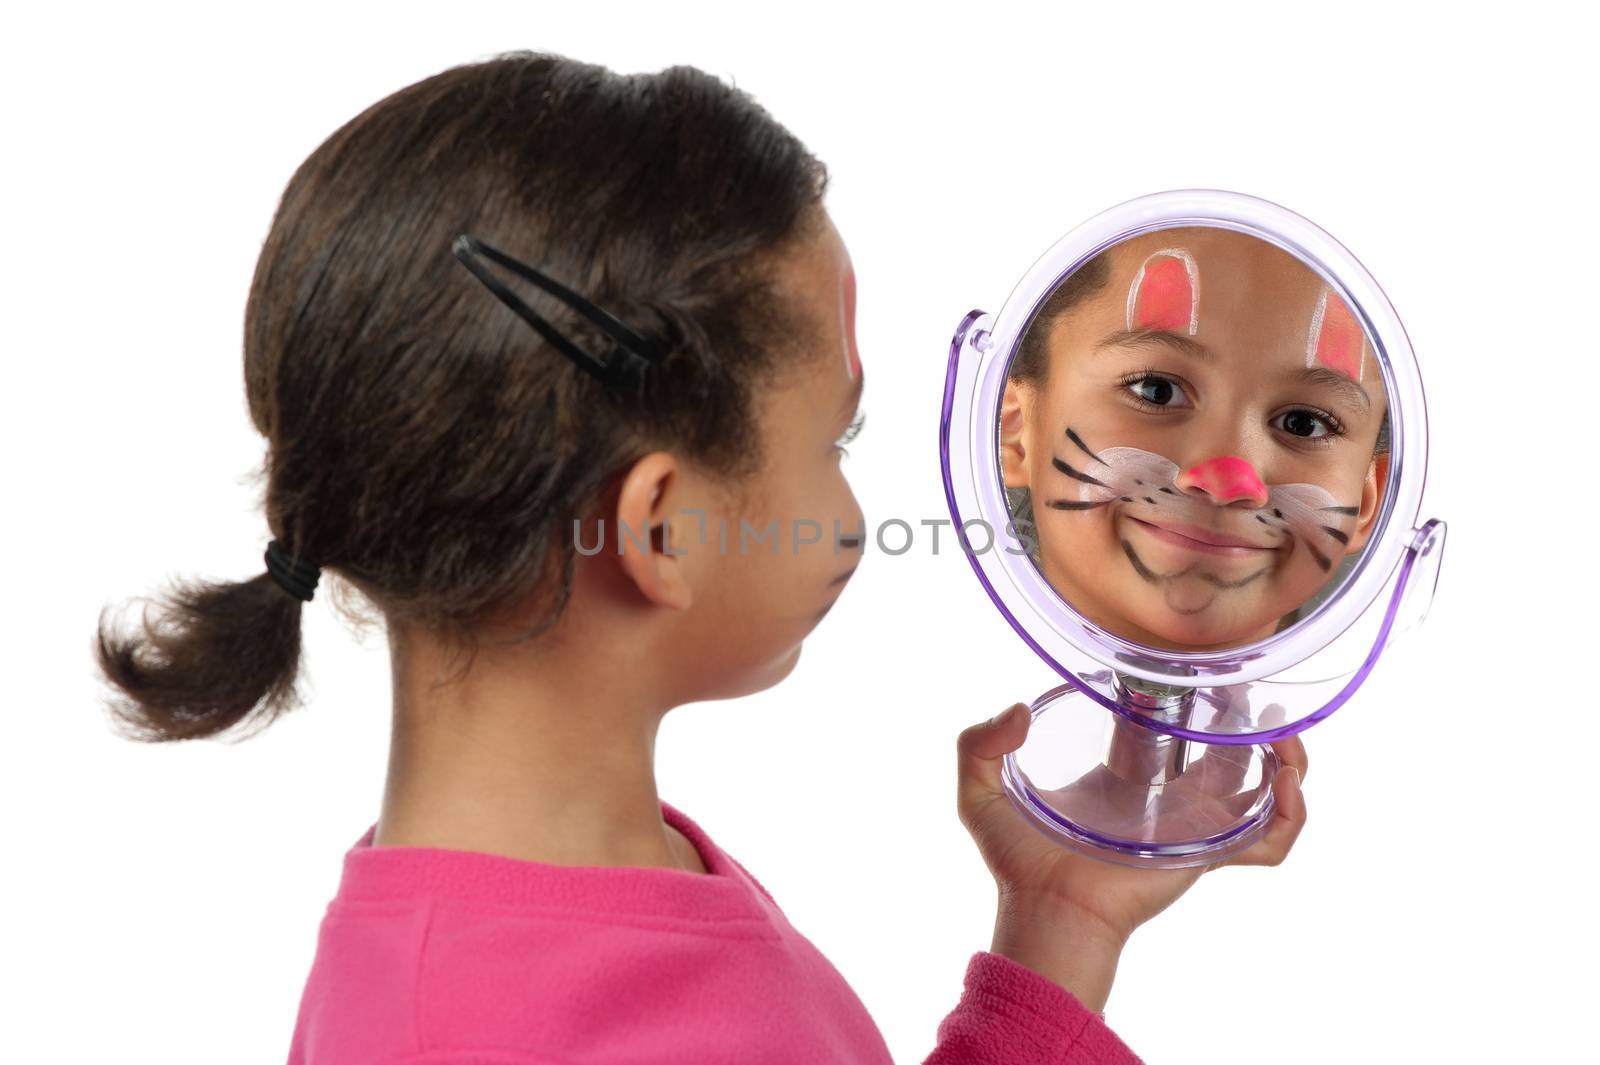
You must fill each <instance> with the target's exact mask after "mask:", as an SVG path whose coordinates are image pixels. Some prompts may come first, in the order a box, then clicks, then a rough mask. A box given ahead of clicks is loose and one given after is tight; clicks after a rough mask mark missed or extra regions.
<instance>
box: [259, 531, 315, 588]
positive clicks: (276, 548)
mask: <svg viewBox="0 0 1600 1065" xmlns="http://www.w3.org/2000/svg"><path fill="white" fill-rule="evenodd" d="M266 557H267V572H268V573H270V574H272V579H273V580H275V581H277V582H278V583H279V584H280V585H282V586H283V590H284V591H286V592H288V593H289V594H290V595H292V596H294V597H295V598H296V599H298V600H300V601H301V602H302V603H309V602H311V596H312V595H313V594H314V593H315V592H316V590H317V578H318V577H320V576H322V568H321V567H320V566H318V565H316V564H315V563H312V562H306V561H305V560H303V559H293V558H290V557H289V555H288V552H286V551H285V550H284V549H283V545H282V544H280V543H278V541H276V540H273V541H272V542H271V543H269V544H268V545H267V555H266Z"/></svg>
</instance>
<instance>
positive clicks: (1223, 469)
mask: <svg viewBox="0 0 1600 1065" xmlns="http://www.w3.org/2000/svg"><path fill="white" fill-rule="evenodd" d="M1177 485H1178V489H1179V490H1180V491H1182V492H1186V493H1187V492H1192V491H1200V492H1204V493H1205V494H1206V495H1208V496H1210V497H1211V500H1212V502H1214V503H1215V504H1216V505H1217V506H1219V507H1225V506H1227V505H1228V504H1229V503H1236V502H1238V501H1239V500H1246V501H1248V502H1249V503H1250V504H1251V505H1252V506H1257V507H1261V506H1266V503H1267V486H1266V485H1264V484H1262V483H1261V478H1260V477H1259V476H1258V475H1257V474H1256V468H1255V467H1254V466H1252V465H1250V463H1249V462H1248V461H1246V460H1245V459H1242V458H1240V457H1239V456H1237V455H1222V456H1220V457H1218V458H1214V459H1206V461H1204V462H1202V463H1200V464H1199V465H1198V466H1191V467H1189V468H1188V469H1187V470H1184V471H1183V472H1182V473H1180V474H1178V480H1177Z"/></svg>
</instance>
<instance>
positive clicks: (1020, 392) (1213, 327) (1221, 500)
mask: <svg viewBox="0 0 1600 1065" xmlns="http://www.w3.org/2000/svg"><path fill="white" fill-rule="evenodd" d="M1080 273H1081V274H1082V275H1083V276H1082V277H1080V278H1079V279H1078V284H1076V286H1072V285H1071V283H1069V285H1068V286H1064V287H1063V288H1062V289H1060V290H1059V291H1060V293H1061V295H1062V297H1063V298H1061V299H1057V298H1056V297H1052V299H1051V300H1050V301H1047V303H1046V305H1045V308H1044V309H1043V311H1042V312H1041V314H1040V316H1039V317H1038V318H1037V319H1036V321H1035V322H1034V323H1033V324H1032V325H1031V326H1030V335H1029V336H1028V337H1027V338H1025V343H1024V351H1025V353H1026V351H1027V349H1028V348H1030V347H1031V348H1032V352H1033V353H1032V355H1026V354H1025V356H1024V358H1023V359H1022V360H1021V362H1019V363H1018V364H1015V365H1014V366H1013V370H1012V378H1011V381H1010V382H1009V384H1008V386H1007V389H1006V394H1005V398H1004V401H1003V404H1002V409H1001V432H1000V437H1001V439H1000V464H1001V470H1002V474H1003V476H1004V480H1005V484H1006V485H1007V487H1010V488H1026V489H1028V490H1029V495H1030V497H1031V500H1032V504H1033V520H1034V522H1035V527H1036V535H1037V538H1038V544H1039V553H1038V558H1039V564H1040V568H1041V569H1042V570H1043V572H1044V575H1045V577H1046V579H1048V580H1049V581H1050V583H1051V584H1052V586H1054V587H1055V588H1056V590H1057V591H1058V592H1060V593H1061V595H1062V597H1063V598H1065V599H1066V600H1067V601H1068V602H1069V603H1071V604H1072V605H1073V607H1074V608H1076V609H1077V610H1078V611H1079V612H1080V613H1082V614H1084V615H1085V616H1086V617H1088V618H1089V619H1090V620H1091V621H1094V622H1095V623H1096V624H1098V625H1100V626H1101V627H1102V628H1104V629H1106V630H1108V631H1110V632H1113V633H1115V634H1117V635H1119V636H1122V637H1124V638H1126V639H1130V640H1134V641H1136V642H1140V643H1145V644H1149V645H1151V646H1156V647H1164V648H1169V649H1177V650H1212V649H1220V648H1225V647H1233V646H1238V645H1240V644H1244V643H1250V642H1254V641H1256V640H1259V639H1262V638H1264V637H1266V636H1268V635H1271V634H1272V633H1273V632H1275V631H1277V629H1278V628H1279V627H1280V625H1281V624H1282V622H1283V621H1284V620H1285V619H1286V618H1287V617H1289V616H1290V615H1292V613H1293V611H1294V610H1295V609H1296V608H1297V607H1299V606H1300V605H1301V604H1303V603H1305V602H1306V601H1307V600H1308V599H1309V598H1311V597H1312V596H1314V595H1315V594H1316V593H1317V592H1318V591H1320V590H1322V589H1323V588H1324V586H1325V585H1326V584H1327V583H1328V582H1329V580H1330V579H1331V578H1332V576H1333V574H1334V572H1335V570H1336V569H1337V567H1338V565H1339V562H1340V561H1341V560H1342V559H1343V558H1344V557H1345V556H1346V555H1352V554H1356V553H1358V552H1359V551H1360V550H1361V549H1362V548H1363V547H1365V545H1366V542H1367V538H1368V537H1369V536H1370V534H1371V532H1372V528H1373V526H1374V524H1375V519H1376V517H1377V505H1378V502H1379V500H1380V499H1381V498H1382V492H1383V487H1384V483H1385V479H1386V476H1387V468H1388V462H1387V458H1388V456H1387V454H1386V453H1385V454H1381V455H1375V454H1374V445H1375V443H1376V441H1377V439H1378V434H1379V430H1380V428H1381V427H1382V425H1383V422H1384V416H1385V412H1386V409H1387V408H1386V402H1385V394H1384V389H1383V384H1382V376H1381V374H1380V372H1379V370H1378V366H1377V362H1376V359H1375V357H1374V355H1373V351H1372V347H1371V345H1370V344H1369V343H1368V342H1367V340H1366V338H1365V336H1364V335H1363V333H1362V330H1361V327H1360V324H1359V321H1358V319H1357V318H1356V317H1355V315H1354V314H1352V313H1351V310H1350V308H1349V307H1347V306H1346V305H1345V303H1344V301H1343V300H1342V299H1341V298H1340V297H1339V295H1338V294H1337V293H1336V292H1335V291H1333V290H1332V289H1331V288H1330V287H1329V286H1328V285H1327V284H1326V283H1324V282H1323V281H1322V279H1321V278H1320V277H1319V276H1318V275H1317V274H1316V273H1315V271H1313V270H1311V269H1310V268H1309V267H1307V266H1306V265H1304V264H1303V263H1301V262H1299V260H1297V259H1295V258H1294V257H1293V256H1292V255H1290V254H1289V253H1287V252H1285V251H1283V250H1281V249H1279V248H1277V247H1275V246H1273V245H1271V244H1269V243H1267V242H1265V241H1262V240H1259V239H1257V238H1255V237H1250V236H1246V235H1244V234H1240V233H1234V232H1232V231H1230V230H1224V229H1211V228H1182V229H1168V230H1162V231H1159V232H1155V233H1149V234H1144V235H1142V236H1140V237H1136V238H1134V239H1132V240H1130V241H1127V242H1125V243H1123V244H1121V245H1118V246H1116V247H1114V248H1112V249H1110V250H1109V251H1107V252H1106V253H1104V254H1103V255H1102V256H1101V257H1100V261H1099V262H1098V263H1092V264H1089V265H1087V266H1085V267H1084V268H1083V270H1082V271H1080ZM1069 292H1071V293H1072V295H1071V296H1068V293H1069Z"/></svg>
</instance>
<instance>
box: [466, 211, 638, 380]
mask: <svg viewBox="0 0 1600 1065" xmlns="http://www.w3.org/2000/svg"><path fill="white" fill-rule="evenodd" d="M450 250H451V251H452V252H454V253H455V256H456V258H458V259H460V260H461V262H462V263H463V264H464V265H465V266H466V268H467V269H468V270H471V271H472V273H473V276H475V277H476V278H477V279H478V280H479V281H482V282H483V284H484V286H485V287H487V288H488V289H489V291H490V292H493V293H494V294H495V296H496V297H498V298H499V300H500V302H501V303H504V304H505V305H506V306H507V307H510V308H511V309H512V310H513V311H516V312H517V314H518V315H519V316H521V317H522V319H523V320H524V321H526V322H527V323H528V324H529V325H531V326H533V328H534V329H536V330H538V332H539V335H540V336H542V337H544V338H545V340H547V341H549V342H550V346H551V347H553V348H555V349H556V350H557V351H559V352H561V354H563V355H565V356H566V357H567V358H569V359H571V360H572V361H573V362H575V363H577V364H578V366H579V367H580V368H582V369H583V370H585V371H586V372H588V373H589V374H591V375H592V376H593V377H595V378H596V379H597V380H599V381H601V382H603V383H605V384H606V385H608V386H610V387H612V388H617V389H621V390H623V391H630V392H631V391H635V390H636V389H637V388H638V386H639V383H640V381H641V380H642V378H643V376H644V371H645V370H647V369H648V368H650V367H651V366H653V365H655V364H656V363H657V362H659V361H660V358H661V355H660V351H659V349H658V348H657V347H656V345H655V344H653V343H651V341H650V340H648V339H647V338H645V337H642V336H640V335H639V334H638V333H635V332H634V331H633V330H632V329H629V328H628V327H627V326H625V325H623V324H622V323H621V322H620V321H618V320H617V319H616V318H615V317H614V316H612V315H611V314H610V313H609V312H607V311H605V310H603V309H601V308H600V307H596V306H595V305H594V304H593V303H590V302H589V301H588V300H586V299H584V298H583V297H582V296H580V295H578V294H577V293H576V292H573V291H572V290H571V289H569V288H567V287H566V286H565V285H562V284H560V283H559V282H557V281H555V280H553V279H551V278H549V277H546V276H545V275H544V274H542V273H540V272H539V271H538V270H535V269H534V268H533V267H531V266H529V265H528V264H527V263H523V262H518V261H517V260H516V259H513V258H512V257H511V256H509V255H507V254H505V253H504V252H502V251H499V250H497V249H495V248H491V247H490V246H489V245H487V244H485V243H483V241H481V240H478V239H477V238H476V237H473V236H469V235H468V234H466V233H463V234H461V235H460V236H458V237H456V239H455V240H454V241H453V242H452V243H451V245H450ZM477 255H482V256H485V257H486V258H489V259H493V260H494V261H495V262H497V263H499V264H500V265H501V266H504V267H505V268H506V269H508V270H511V271H513V272H515V273H517V274H519V275H521V276H522V277H524V278H526V279H527V280H529V281H532V282H533V283H534V284H536V285H538V286H539V287H540V288H542V289H544V290H545V291H546V292H548V293H550V294H551V295H552V296H555V297H556V298H557V299H559V300H561V301H562V302H563V303H565V304H567V306H569V307H571V308H572V309H573V310H575V311H577V312H578V313H579V314H581V315H583V316H584V317H585V318H587V319H589V321H591V322H593V323H594V324H595V325H597V326H599V327H600V328H601V329H602V330H603V331H604V332H605V333H606V335H607V336H609V337H610V338H611V339H612V340H613V341H615V343H614V344H613V345H612V347H611V351H610V352H609V353H608V354H607V355H606V357H605V358H599V357H597V356H595V355H592V354H590V353H589V352H587V351H584V350H583V349H582V348H580V347H578V345H576V344H574V343H573V342H572V341H571V340H569V339H567V337H565V336H563V335H562V334H561V333H560V332H559V331H557V330H556V328H555V327H554V326H552V325H551V324H550V323H549V322H547V321H545V320H544V319H543V318H540V317H539V315H538V314H536V313H535V312H534V310H533V308H531V307H529V306H528V305H527V304H526V303H524V302H523V301H522V300H521V299H520V298H519V297H518V296H517V294H516V293H515V292H512V291H511V290H510V289H509V288H507V287H506V286H505V285H504V284H502V283H501V282H500V280H499V279H498V278H496V277H495V276H494V275H493V274H491V273H490V272H489V269H488V267H486V266H484V265H483V264H482V263H481V262H479V261H478V260H477V259H476V258H475V256H477Z"/></svg>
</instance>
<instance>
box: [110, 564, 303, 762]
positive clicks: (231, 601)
mask: <svg viewBox="0 0 1600 1065" xmlns="http://www.w3.org/2000/svg"><path fill="white" fill-rule="evenodd" d="M277 548H278V543H277V541H276V540H274V541H273V542H272V546H271V547H269V548H268V550H267V570H268V572H266V573H263V574H262V575H261V576H259V577H253V578H251V579H249V580H246V581H183V580H179V581H177V582H175V584H174V588H173V591H171V592H170V593H168V594H167V596H166V597H165V599H164V600H163V601H161V602H159V603H157V607H158V612H157V616H156V618H155V619H154V620H153V621H152V619H151V617H150V614H149V611H148V610H146V611H144V612H143V613H142V616H141V622H140V626H139V630H138V631H136V632H133V633H120V632H118V631H117V629H116V627H115V625H114V624H113V623H111V621H110V620H109V619H108V617H107V610H106V609H102V610H101V613H100V624H99V629H98V632H97V633H96V638H95V646H94V654H95V659H96V662H97V664H98V665H99V667H100V670H101V672H102V673H103V674H104V675H105V678H106V680H107V681H108V682H109V683H110V685H112V687H113V688H114V689H115V691H114V692H113V694H112V697H111V699H110V700H108V703H107V706H108V709H109V710H110V711H111V714H112V717H113V723H114V724H115V725H116V726H117V728H118V731H120V732H121V733H122V734H123V735H124V736H126V737H127V738H129V739H135V740H143V741H146V742H152V743H159V742H164V741H168V740H189V739H198V738H201V737H204V736H212V735H216V734H217V733H221V732H225V731H227V730H229V729H232V728H233V727H234V726H236V725H238V724H240V723H241V722H243V721H245V720H247V719H249V720H250V721H251V722H252V725H254V726H259V727H254V728H252V729H250V730H249V731H248V732H247V733H245V734H246V735H253V734H254V732H256V731H259V728H264V727H266V726H267V725H269V724H271V723H272V722H273V721H274V720H275V719H276V718H277V716H278V715H279V714H281V713H282V712H284V711H285V710H289V709H292V708H293V707H294V706H296V705H297V704H298V703H299V697H298V694H297V692H296V686H295V681H296V678H297V676H298V674H299V669H300V607H301V605H302V603H303V602H307V601H309V600H310V598H311V592H312V590H313V589H314V588H315V585H316V576H315V573H316V571H315V569H314V568H313V567H309V566H308V564H307V563H304V562H291V561H289V560H287V559H286V558H285V557H284V556H283V555H282V554H281V553H280V552H279V551H278V550H277Z"/></svg>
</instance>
